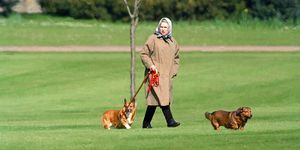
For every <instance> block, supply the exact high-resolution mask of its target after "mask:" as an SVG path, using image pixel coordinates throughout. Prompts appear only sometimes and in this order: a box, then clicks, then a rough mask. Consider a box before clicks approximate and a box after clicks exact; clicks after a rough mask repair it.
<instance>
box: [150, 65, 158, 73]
mask: <svg viewBox="0 0 300 150" xmlns="http://www.w3.org/2000/svg"><path fill="white" fill-rule="evenodd" d="M150 71H151V72H155V74H157V73H158V70H157V68H156V67H155V66H154V65H152V66H151V67H150Z"/></svg>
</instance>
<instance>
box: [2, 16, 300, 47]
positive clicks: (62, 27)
mask: <svg viewBox="0 0 300 150" xmlns="http://www.w3.org/2000/svg"><path fill="white" fill-rule="evenodd" d="M156 25H157V23H156V22H145V21H143V20H141V21H140V23H139V25H138V28H137V32H136V43H137V45H143V44H144V42H145V41H146V40H147V38H148V37H149V35H150V34H152V33H153V31H154V29H155V27H156ZM0 33H1V36H0V45H1V46H8V45H14V46H24V45H25V46H28V45H29V46H30V45H42V46H43V45H44V46H45V45H46V46H47V45H50V46H61V45H129V23H120V22H115V23H112V22H103V21H95V20H74V19H71V18H59V17H51V16H42V15H17V14H16V15H13V16H11V17H10V18H8V19H5V18H0ZM174 36H175V37H176V39H177V41H178V42H179V43H180V45H298V46H299V45H300V40H299V39H300V27H299V25H298V26H294V25H290V24H288V23H286V24H285V23H282V22H278V21H277V22H276V21H269V22H261V21H255V20H252V21H251V20H248V21H243V22H241V23H240V24H237V23H234V22H230V21H205V22H174Z"/></svg>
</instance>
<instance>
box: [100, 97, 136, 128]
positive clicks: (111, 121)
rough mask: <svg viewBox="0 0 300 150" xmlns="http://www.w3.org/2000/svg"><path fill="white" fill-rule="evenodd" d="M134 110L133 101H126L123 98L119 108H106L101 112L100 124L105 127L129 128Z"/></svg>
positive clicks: (134, 104)
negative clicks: (122, 103)
mask: <svg viewBox="0 0 300 150" xmlns="http://www.w3.org/2000/svg"><path fill="white" fill-rule="evenodd" d="M135 112H136V103H135V101H130V102H127V101H126V99H124V106H123V108H122V109H121V110H107V111H105V112H104V113H103V116H102V124H103V126H104V128H105V129H110V127H111V126H113V127H115V128H124V127H125V128H126V129H130V128H131V125H132V123H133V121H134V117H135Z"/></svg>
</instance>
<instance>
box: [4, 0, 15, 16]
mask: <svg viewBox="0 0 300 150" xmlns="http://www.w3.org/2000/svg"><path fill="white" fill-rule="evenodd" d="M18 2H19V0H0V9H1V11H0V15H2V16H5V17H7V16H9V14H10V13H12V7H13V6H14V5H15V4H17V3H18Z"/></svg>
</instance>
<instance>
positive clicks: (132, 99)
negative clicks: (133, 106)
mask: <svg viewBox="0 0 300 150" xmlns="http://www.w3.org/2000/svg"><path fill="white" fill-rule="evenodd" d="M149 75H150V71H149V72H148V73H147V75H146V76H145V78H144V80H143V82H142V84H141V85H140V87H139V88H138V90H137V91H136V92H135V94H134V96H133V97H132V98H131V99H130V103H131V102H133V101H135V97H136V95H137V94H138V93H139V92H140V90H141V88H142V86H143V84H144V83H145V82H146V80H147V79H148V77H149Z"/></svg>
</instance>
